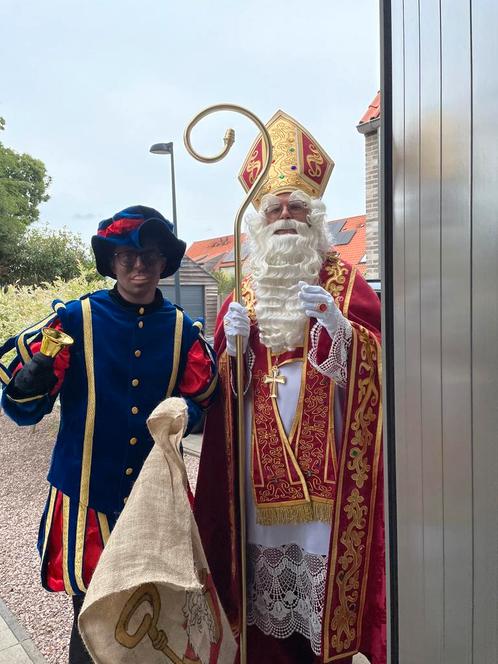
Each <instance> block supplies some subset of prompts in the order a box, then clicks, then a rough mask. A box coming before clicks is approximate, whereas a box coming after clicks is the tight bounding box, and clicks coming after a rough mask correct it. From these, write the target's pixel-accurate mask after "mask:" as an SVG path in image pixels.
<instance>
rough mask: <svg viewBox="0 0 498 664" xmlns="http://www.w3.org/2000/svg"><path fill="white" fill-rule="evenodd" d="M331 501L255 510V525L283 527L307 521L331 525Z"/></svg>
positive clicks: (332, 505)
mask: <svg viewBox="0 0 498 664" xmlns="http://www.w3.org/2000/svg"><path fill="white" fill-rule="evenodd" d="M333 508H334V503H333V501H327V502H323V501H320V502H317V501H314V500H312V501H311V502H307V503H301V504H300V505H292V504H291V505H279V506H274V507H273V506H271V505H268V507H262V506H261V505H259V506H258V507H257V508H256V523H258V524H260V525H261V526H283V525H286V524H291V523H307V522H309V521H322V522H323V523H331V521H332V512H333Z"/></svg>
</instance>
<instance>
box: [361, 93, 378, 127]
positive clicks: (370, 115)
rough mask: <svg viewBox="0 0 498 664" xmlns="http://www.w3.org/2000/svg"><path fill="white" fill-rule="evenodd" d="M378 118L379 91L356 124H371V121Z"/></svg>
mask: <svg viewBox="0 0 498 664" xmlns="http://www.w3.org/2000/svg"><path fill="white" fill-rule="evenodd" d="M379 118H380V90H379V92H377V94H376V95H375V97H374V99H373V101H372V102H371V103H370V104H369V106H368V108H367V110H366V111H365V113H363V115H362V117H361V119H360V121H359V123H358V124H360V125H362V124H365V123H367V122H372V120H378V119H379Z"/></svg>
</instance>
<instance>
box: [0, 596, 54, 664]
mask: <svg viewBox="0 0 498 664" xmlns="http://www.w3.org/2000/svg"><path fill="white" fill-rule="evenodd" d="M45 662H46V660H45V658H44V657H43V656H42V655H41V654H40V652H39V651H38V650H37V648H36V647H35V645H34V643H33V641H32V640H31V639H30V638H29V636H28V634H27V633H26V631H25V629H24V627H22V625H21V624H20V623H19V622H18V621H17V619H16V617H15V616H14V615H13V614H12V613H11V612H10V611H9V609H8V608H7V606H6V605H5V603H4V602H3V601H2V599H0V664H45Z"/></svg>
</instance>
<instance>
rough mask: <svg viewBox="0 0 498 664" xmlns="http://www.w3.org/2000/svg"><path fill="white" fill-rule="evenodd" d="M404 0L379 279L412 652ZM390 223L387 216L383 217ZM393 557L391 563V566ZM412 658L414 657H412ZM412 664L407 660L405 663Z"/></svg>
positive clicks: (397, 16) (403, 635) (398, 9)
mask: <svg viewBox="0 0 498 664" xmlns="http://www.w3.org/2000/svg"><path fill="white" fill-rule="evenodd" d="M403 5H404V3H403V0H392V2H391V22H392V37H391V39H392V134H393V135H392V144H393V154H392V160H393V166H392V168H393V173H392V178H393V202H392V205H393V219H392V224H393V236H394V247H393V253H394V256H393V274H392V275H384V277H383V280H384V281H385V280H386V279H392V280H393V321H394V331H393V334H394V357H393V358H392V361H393V363H394V382H395V393H396V403H395V406H396V418H395V439H396V466H397V484H398V485H399V490H398V492H397V523H398V561H397V565H398V583H399V596H398V610H399V640H400V643H399V649H400V652H401V653H408V652H410V642H411V639H410V634H411V632H410V630H409V629H407V625H406V624H405V621H406V620H408V619H409V618H410V617H413V612H412V611H411V610H410V596H411V592H412V591H413V585H411V584H410V579H411V569H410V568H411V567H412V566H413V565H412V563H411V562H410V543H409V540H408V535H407V532H406V531H407V519H406V516H407V515H408V514H409V513H410V510H409V505H408V502H409V495H408V492H407V491H405V490H404V489H405V478H406V476H407V449H408V435H407V429H406V426H405V424H406V398H405V385H406V367H405V364H406V363H405V357H406V354H405V348H406V340H405V327H406V326H405V278H404V267H405V98H404V96H405V68H404V54H405V30H404V6H403ZM386 223H388V220H387V221H386ZM394 562H395V561H393V562H391V566H392V564H393V563H394ZM412 661H413V662H415V661H416V660H415V659H414V660H412ZM408 664H410V662H409V663H408Z"/></svg>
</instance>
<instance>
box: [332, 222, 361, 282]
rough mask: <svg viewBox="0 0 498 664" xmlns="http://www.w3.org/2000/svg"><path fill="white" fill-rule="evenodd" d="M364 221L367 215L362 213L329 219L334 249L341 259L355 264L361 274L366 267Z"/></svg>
mask: <svg viewBox="0 0 498 664" xmlns="http://www.w3.org/2000/svg"><path fill="white" fill-rule="evenodd" d="M366 221H367V217H366V215H364V214H359V215H357V216H356V217H347V218H346V219H336V220H335V221H329V228H330V230H331V231H332V233H333V235H334V248H335V250H336V251H337V253H338V254H339V256H340V257H341V258H342V259H343V260H345V261H347V262H348V263H350V264H351V265H356V267H357V268H358V269H359V270H360V272H361V273H362V274H364V273H365V270H366V268H367V265H366V262H365V260H364V259H365V253H366V241H367V233H366Z"/></svg>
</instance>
